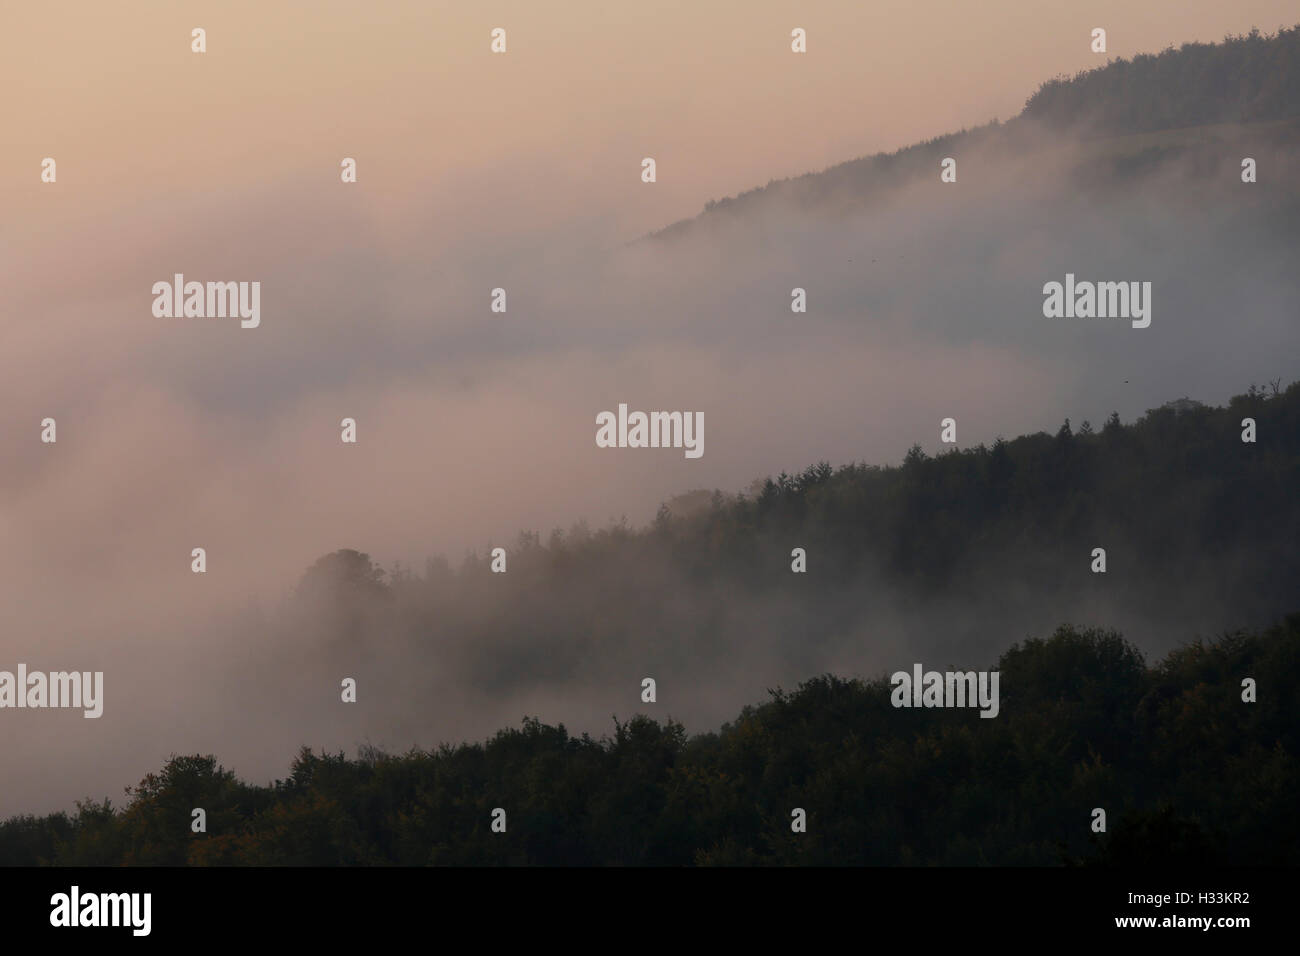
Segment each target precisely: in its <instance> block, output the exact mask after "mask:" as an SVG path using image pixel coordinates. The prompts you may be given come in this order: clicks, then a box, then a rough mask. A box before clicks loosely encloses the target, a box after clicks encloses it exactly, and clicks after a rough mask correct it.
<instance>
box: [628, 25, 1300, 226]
mask: <svg viewBox="0 0 1300 956" xmlns="http://www.w3.org/2000/svg"><path fill="white" fill-rule="evenodd" d="M1296 119H1300V24H1297V25H1296V26H1295V27H1292V28H1291V29H1279V30H1278V32H1277V33H1275V34H1262V33H1260V32H1259V31H1258V30H1251V32H1250V33H1248V34H1246V35H1244V36H1231V35H1230V36H1228V37H1225V38H1224V41H1223V42H1222V43H1184V44H1183V45H1182V46H1181V47H1178V48H1177V49H1175V48H1174V47H1172V46H1171V47H1169V48H1168V49H1166V50H1164V51H1163V52H1161V53H1158V54H1150V53H1142V54H1138V55H1137V56H1135V57H1134V58H1133V59H1132V60H1125V59H1123V58H1119V59H1115V60H1112V61H1110V62H1109V63H1107V64H1106V65H1105V66H1102V67H1097V68H1096V69H1092V70H1085V71H1082V72H1080V73H1077V74H1075V75H1074V76H1073V77H1064V76H1061V77H1056V78H1054V79H1051V80H1048V81H1046V82H1045V83H1043V84H1042V85H1041V86H1040V87H1039V88H1038V90H1037V91H1036V92H1035V93H1034V94H1033V95H1032V96H1030V97H1029V99H1028V100H1027V101H1026V103H1025V107H1024V109H1023V110H1022V111H1021V112H1020V114H1019V115H1018V116H1016V117H1015V118H1013V119H1011V120H1009V121H1007V122H1006V123H1001V122H999V121H998V120H996V119H995V120H992V121H991V122H989V123H987V124H985V125H983V126H977V127H975V128H973V129H963V130H960V131H958V132H954V133H946V134H944V135H941V136H936V137H934V138H933V139H928V140H924V141H922V142H920V143H915V144H913V145H911V146H905V147H903V148H902V149H899V150H896V151H895V152H893V153H876V154H874V155H872V156H864V157H859V158H857V159H852V160H848V161H847V162H843V163H839V164H837V165H835V166H831V167H828V168H827V169H824V170H822V171H820V172H811V173H804V174H803V175H801V176H796V177H792V178H790V177H787V178H785V179H774V180H771V181H770V182H769V183H768V184H767V185H766V186H756V187H755V188H753V189H749V190H746V191H745V192H742V193H738V194H737V195H735V196H732V197H726V198H723V199H720V200H710V201H709V202H707V203H706V204H705V206H704V210H703V211H702V212H701V213H700V214H699V215H697V216H695V217H693V218H690V219H681V220H678V221H677V222H674V223H672V224H670V225H668V226H665V227H664V228H663V229H659V230H657V231H655V232H652V233H650V234H649V235H648V236H647V237H646V238H652V239H672V238H677V237H679V236H681V235H683V234H685V233H686V232H687V231H689V230H690V228H691V226H692V225H693V224H695V223H697V222H699V221H700V220H701V219H704V218H705V217H708V216H710V215H713V214H717V213H723V212H727V213H738V212H740V211H742V210H743V209H744V208H747V207H748V206H750V205H751V204H752V203H754V202H755V201H761V200H763V199H766V198H769V197H771V196H773V195H776V194H780V195H783V196H787V197H789V198H792V199H795V200H796V201H801V202H809V203H814V202H816V201H818V200H819V199H824V198H829V197H831V196H834V195H837V194H838V195H844V194H845V192H844V191H845V190H849V191H851V192H852V193H853V194H854V195H856V196H861V195H863V194H870V193H872V192H874V191H878V190H881V189H885V188H889V187H891V186H892V185H896V184H897V175H896V174H898V173H904V172H906V173H909V174H910V173H912V172H914V171H919V170H920V169H921V168H926V169H928V168H930V167H932V166H933V165H934V164H935V163H937V161H938V160H939V159H940V158H942V157H943V156H946V155H949V154H950V153H951V152H952V151H953V150H954V147H955V146H957V145H960V146H961V147H963V148H966V149H969V148H970V147H972V146H977V145H980V146H983V145H993V146H1000V147H1003V148H1006V149H1008V150H1016V149H1019V148H1022V147H1025V146H1027V145H1030V144H1031V141H1032V131H1033V130H1037V131H1040V132H1041V131H1042V130H1048V131H1053V132H1057V133H1062V134H1065V133H1069V134H1071V135H1075V136H1079V137H1082V138H1109V137H1117V136H1126V135H1134V134H1141V133H1152V132H1157V131H1162V130H1175V129H1185V128H1190V127H1201V126H1215V125H1223V124H1247V123H1249V124H1255V123H1278V122H1280V121H1287V120H1296ZM1295 125H1296V124H1293V123H1284V124H1283V125H1282V127H1281V128H1280V129H1279V130H1278V131H1277V132H1278V133H1279V134H1280V135H1284V136H1286V137H1287V138H1288V139H1293V138H1294V133H1295V129H1294V127H1295Z"/></svg>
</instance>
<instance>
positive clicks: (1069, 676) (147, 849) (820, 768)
mask: <svg viewBox="0 0 1300 956" xmlns="http://www.w3.org/2000/svg"><path fill="white" fill-rule="evenodd" d="M998 668H999V669H1000V673H1001V684H1002V687H1003V702H1002V712H1001V714H1000V715H999V717H998V718H997V719H995V720H982V719H980V718H979V717H978V716H977V714H975V713H973V712H971V711H964V710H951V709H949V710H945V709H937V710H896V709H894V708H892V707H891V706H890V690H889V685H888V683H887V681H885V680H884V679H880V680H874V681H869V682H862V681H857V680H842V679H840V678H837V677H833V676H829V675H828V676H825V677H819V678H815V679H813V680H810V681H808V682H806V683H804V684H803V685H801V686H800V687H799V688H798V689H796V690H795V691H793V692H785V691H781V690H776V691H773V693H772V695H771V699H770V700H769V701H768V702H767V703H764V704H762V705H760V706H757V707H747V708H745V710H744V711H743V712H742V713H741V714H740V715H739V717H737V718H736V719H735V720H734V721H733V722H731V723H729V724H728V725H726V726H724V727H723V728H722V729H721V731H719V732H718V733H708V734H700V735H697V736H688V735H687V733H686V730H685V729H684V728H683V727H682V726H681V725H680V724H677V723H675V722H673V721H671V720H669V721H664V722H660V721H656V720H653V719H650V718H648V717H644V716H638V717H635V718H633V719H631V720H630V721H627V722H625V723H619V722H618V721H617V720H616V721H615V726H614V732H613V734H612V736H608V737H605V738H602V739H599V740H594V739H592V738H590V737H588V736H586V735H584V736H582V737H573V736H570V735H569V734H568V733H567V732H566V731H565V729H564V727H562V726H558V727H557V726H550V725H548V724H545V723H542V722H541V721H539V720H536V719H526V720H525V721H524V722H523V725H522V726H521V727H520V728H518V729H514V730H503V731H501V732H499V733H498V734H496V736H494V737H493V738H492V739H491V740H489V741H487V742H486V743H485V744H462V745H460V746H456V747H451V746H443V747H441V748H439V749H437V750H434V751H426V752H411V753H408V754H404V755H386V754H382V753H378V752H374V751H371V752H366V753H362V754H361V755H359V757H358V758H357V759H346V758H345V757H344V755H343V754H328V753H325V754H317V753H313V752H311V751H310V750H308V749H304V750H303V751H302V752H301V753H300V754H299V755H298V757H297V759H296V760H294V762H293V766H292V770H291V773H290V775H289V777H288V778H287V779H285V780H280V781H276V782H275V783H274V784H273V785H271V786H269V787H259V786H252V785H249V784H247V783H244V782H241V781H239V780H237V779H236V778H235V776H234V774H232V773H231V772H229V771H227V770H225V769H223V768H222V767H221V766H220V765H219V764H218V763H217V761H216V758H214V757H212V756H198V755H195V756H188V757H174V758H173V759H171V760H170V761H168V762H167V764H166V766H164V767H163V768H162V769H161V771H160V772H159V773H157V774H150V775H149V776H148V777H146V778H145V779H144V780H142V781H141V782H140V783H139V785H138V786H136V787H134V788H130V789H129V791H128V802H127V804H126V806H125V807H124V808H122V809H117V808H115V807H113V806H112V805H111V804H110V803H109V802H108V801H104V802H102V803H101V802H95V801H88V802H86V803H83V804H81V805H80V806H79V807H78V810H77V812H76V813H75V814H71V815H69V814H65V813H57V814H52V815H50V816H47V817H41V818H37V817H18V818H13V819H10V820H7V821H5V822H4V823H0V863H4V864H9V865H37V864H55V865H74V864H75V865H118V864H126V865H151V864H156V865H183V864H190V865H221V864H248V865H321V866H330V865H365V864H404V865H426V864H459V865H493V864H557V865H564V864H579V865H600V864H609V865H617V864H622V865H686V864H700V865H726V864H784V865H799V864H821V865H836V864H871V865H891V864H947V865H976V864H981V865H982V864H1003V865H1019V864H1038V865H1053V864H1074V865H1078V864H1116V865H1142V864H1160V865H1165V866H1170V865H1182V864H1187V865H1205V864H1211V863H1224V864H1295V863H1297V862H1300V858H1298V857H1297V852H1298V850H1300V825H1298V824H1297V822H1296V816H1295V813H1294V801H1295V794H1296V792H1297V791H1298V789H1300V772H1298V765H1297V762H1296V757H1297V748H1298V747H1300V722H1298V721H1297V720H1296V717H1295V708H1294V701H1293V692H1294V689H1295V687H1296V686H1297V681H1298V680H1300V616H1292V617H1290V618H1289V619H1288V620H1287V621H1286V622H1285V623H1284V624H1281V625H1279V626H1276V627H1272V628H1269V629H1267V630H1265V631H1263V632H1262V633H1256V634H1244V633H1238V634H1231V635H1226V636H1224V637H1221V638H1220V639H1218V640H1215V641H1211V642H1197V643H1193V644H1189V645H1188V646H1186V647H1184V648H1182V649H1181V650H1179V651H1177V652H1175V653H1173V654H1171V655H1170V656H1169V657H1168V658H1166V659H1165V660H1163V661H1161V662H1159V663H1157V664H1155V665H1154V666H1146V665H1145V664H1144V661H1143V657H1142V655H1141V654H1140V653H1139V652H1138V651H1137V650H1136V649H1135V648H1134V647H1133V646H1132V645H1131V644H1129V643H1128V642H1127V641H1125V640H1124V639H1123V638H1122V637H1121V636H1120V635H1118V634H1114V633H1106V632H1098V631H1082V632H1081V631H1077V630H1075V629H1072V628H1061V629H1060V630H1058V631H1057V632H1056V633H1055V634H1053V635H1052V636H1051V637H1050V638H1048V639H1046V640H1029V641H1026V642H1024V643H1022V644H1017V645H1016V646H1013V647H1012V648H1010V649H1009V650H1007V651H1006V652H1005V653H1004V654H1003V655H1002V657H1001V659H1000V660H999V661H998ZM1246 677H1253V678H1254V679H1255V680H1256V681H1257V683H1258V695H1259V697H1258V702H1256V703H1245V702H1243V700H1242V698H1241V683H1242V680H1243V678H1246ZM195 807H202V808H204V809H205V811H206V813H207V832H206V833H201V834H198V833H193V832H191V829H190V822H191V811H192V809H193V808H195ZM497 808H500V809H503V810H505V812H506V818H505V819H506V831H505V832H504V833H498V832H493V831H492V829H491V825H490V824H491V819H492V814H493V811H494V810H496V809H497ZM795 808H802V809H804V810H805V811H806V813H807V821H808V826H807V831H806V832H804V833H795V832H792V830H791V827H790V821H791V813H792V810H794V809H795ZM1096 808H1101V809H1104V810H1105V811H1106V813H1107V818H1108V828H1107V832H1106V833H1104V834H1096V833H1093V832H1092V830H1091V823H1092V820H1093V811H1094V809H1096Z"/></svg>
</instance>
